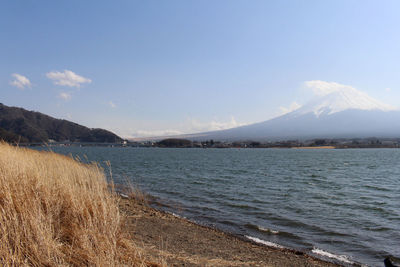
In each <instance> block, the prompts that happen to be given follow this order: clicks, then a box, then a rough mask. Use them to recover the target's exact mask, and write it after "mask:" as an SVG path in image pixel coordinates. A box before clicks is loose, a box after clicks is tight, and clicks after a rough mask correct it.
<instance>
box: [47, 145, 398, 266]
mask: <svg viewBox="0 0 400 267" xmlns="http://www.w3.org/2000/svg"><path fill="white" fill-rule="evenodd" d="M51 149H52V150H53V151H55V152H58V153H63V154H72V155H74V156H76V155H78V156H79V157H80V158H81V159H84V158H85V157H87V158H88V159H89V160H90V161H97V162H100V163H104V161H110V162H111V166H112V172H113V179H114V180H115V182H116V183H125V182H126V181H129V182H130V183H132V184H134V185H137V186H138V187H139V188H140V189H141V190H143V191H145V192H146V193H148V194H150V195H152V196H154V197H156V198H157V199H159V201H161V202H162V203H164V204H166V206H163V207H161V208H163V209H165V210H168V211H170V212H173V213H174V214H177V215H179V216H182V217H186V218H188V219H190V220H193V221H195V222H197V223H200V224H203V225H208V226H213V227H217V228H219V229H221V230H224V231H229V232H232V233H234V234H237V235H239V236H242V237H245V238H249V239H252V240H253V241H257V242H263V243H265V244H266V245H270V246H283V247H288V248H294V249H297V250H301V251H304V252H307V253H308V254H312V255H318V256H320V257H329V258H330V259H333V260H337V261H341V262H342V263H351V262H357V263H362V264H367V265H368V266H382V265H383V259H384V258H385V257H386V256H388V255H393V256H397V257H399V255H400V164H399V162H400V150H398V149H352V150H350V149H348V150H339V149H323V150H307V149H171V148H130V147H127V148H108V147H52V148H51ZM84 161H85V160H84Z"/></svg>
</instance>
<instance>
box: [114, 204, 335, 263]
mask: <svg viewBox="0 0 400 267" xmlns="http://www.w3.org/2000/svg"><path fill="white" fill-rule="evenodd" d="M120 210H121V212H122V213H124V214H125V215H126V217H127V221H126V222H125V227H127V229H128V231H129V233H130V234H131V236H132V238H133V239H134V241H135V242H136V244H137V246H139V247H141V248H142V249H144V251H145V254H146V255H148V256H149V260H151V261H153V262H161V263H165V264H166V265H168V266H279V267H285V266H326V267H328V266H329V267H334V266H339V265H336V264H334V263H330V262H325V261H322V260H319V259H316V258H314V257H311V256H309V255H306V254H304V253H302V252H296V251H293V250H289V249H281V248H272V247H266V246H263V245H259V244H257V243H254V242H251V241H247V240H244V239H241V238H239V237H236V236H234V235H231V234H228V233H224V232H222V231H219V230H216V229H212V228H208V227H204V226H201V225H197V224H195V223H193V222H190V221H188V220H186V219H183V218H179V217H176V216H174V215H172V214H168V213H165V212H162V211H158V210H155V209H153V208H151V207H149V206H148V205H144V204H142V203H138V202H137V201H135V200H132V199H121V201H120Z"/></svg>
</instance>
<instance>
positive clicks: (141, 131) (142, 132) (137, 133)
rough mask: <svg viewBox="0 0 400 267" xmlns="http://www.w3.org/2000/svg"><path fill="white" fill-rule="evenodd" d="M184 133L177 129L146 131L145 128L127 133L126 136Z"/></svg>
mask: <svg viewBox="0 0 400 267" xmlns="http://www.w3.org/2000/svg"><path fill="white" fill-rule="evenodd" d="M181 134H184V133H183V132H181V131H178V130H171V129H168V130H154V131H151V130H150V131H146V130H137V131H134V132H132V133H130V134H129V136H128V138H135V137H157V136H169V135H181Z"/></svg>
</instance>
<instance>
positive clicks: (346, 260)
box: [312, 248, 354, 264]
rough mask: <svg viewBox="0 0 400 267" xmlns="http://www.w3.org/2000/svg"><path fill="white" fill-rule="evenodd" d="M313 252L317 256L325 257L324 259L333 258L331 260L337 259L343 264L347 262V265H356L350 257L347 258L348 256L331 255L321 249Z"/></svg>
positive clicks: (314, 249)
mask: <svg viewBox="0 0 400 267" xmlns="http://www.w3.org/2000/svg"><path fill="white" fill-rule="evenodd" d="M312 252H313V253H315V254H318V255H321V256H324V257H328V258H331V259H335V260H338V261H341V262H345V263H348V264H354V262H352V261H350V260H349V257H347V256H346V255H335V254H332V253H330V252H328V251H325V250H322V249H319V248H313V250H312Z"/></svg>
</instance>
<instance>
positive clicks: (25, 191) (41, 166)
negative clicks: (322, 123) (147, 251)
mask: <svg viewBox="0 0 400 267" xmlns="http://www.w3.org/2000/svg"><path fill="white" fill-rule="evenodd" d="M121 220H122V216H121V215H120V212H119V208H118V197H117V195H116V194H115V193H113V191H112V190H110V188H109V186H108V184H107V182H106V179H105V176H104V173H103V170H102V169H101V168H99V167H98V166H97V165H96V164H90V165H88V164H82V163H79V162H77V161H76V160H74V159H72V158H69V157H66V156H61V155H58V154H55V153H51V152H39V151H33V150H30V149H23V148H18V147H13V146H10V145H7V144H5V143H0V265H1V266H146V265H148V264H146V263H145V261H144V260H143V257H142V256H141V255H140V252H139V250H138V249H136V248H135V247H134V245H133V244H132V243H131V241H130V240H129V239H128V236H127V235H126V234H125V233H124V232H123V230H121V229H122V228H121Z"/></svg>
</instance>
